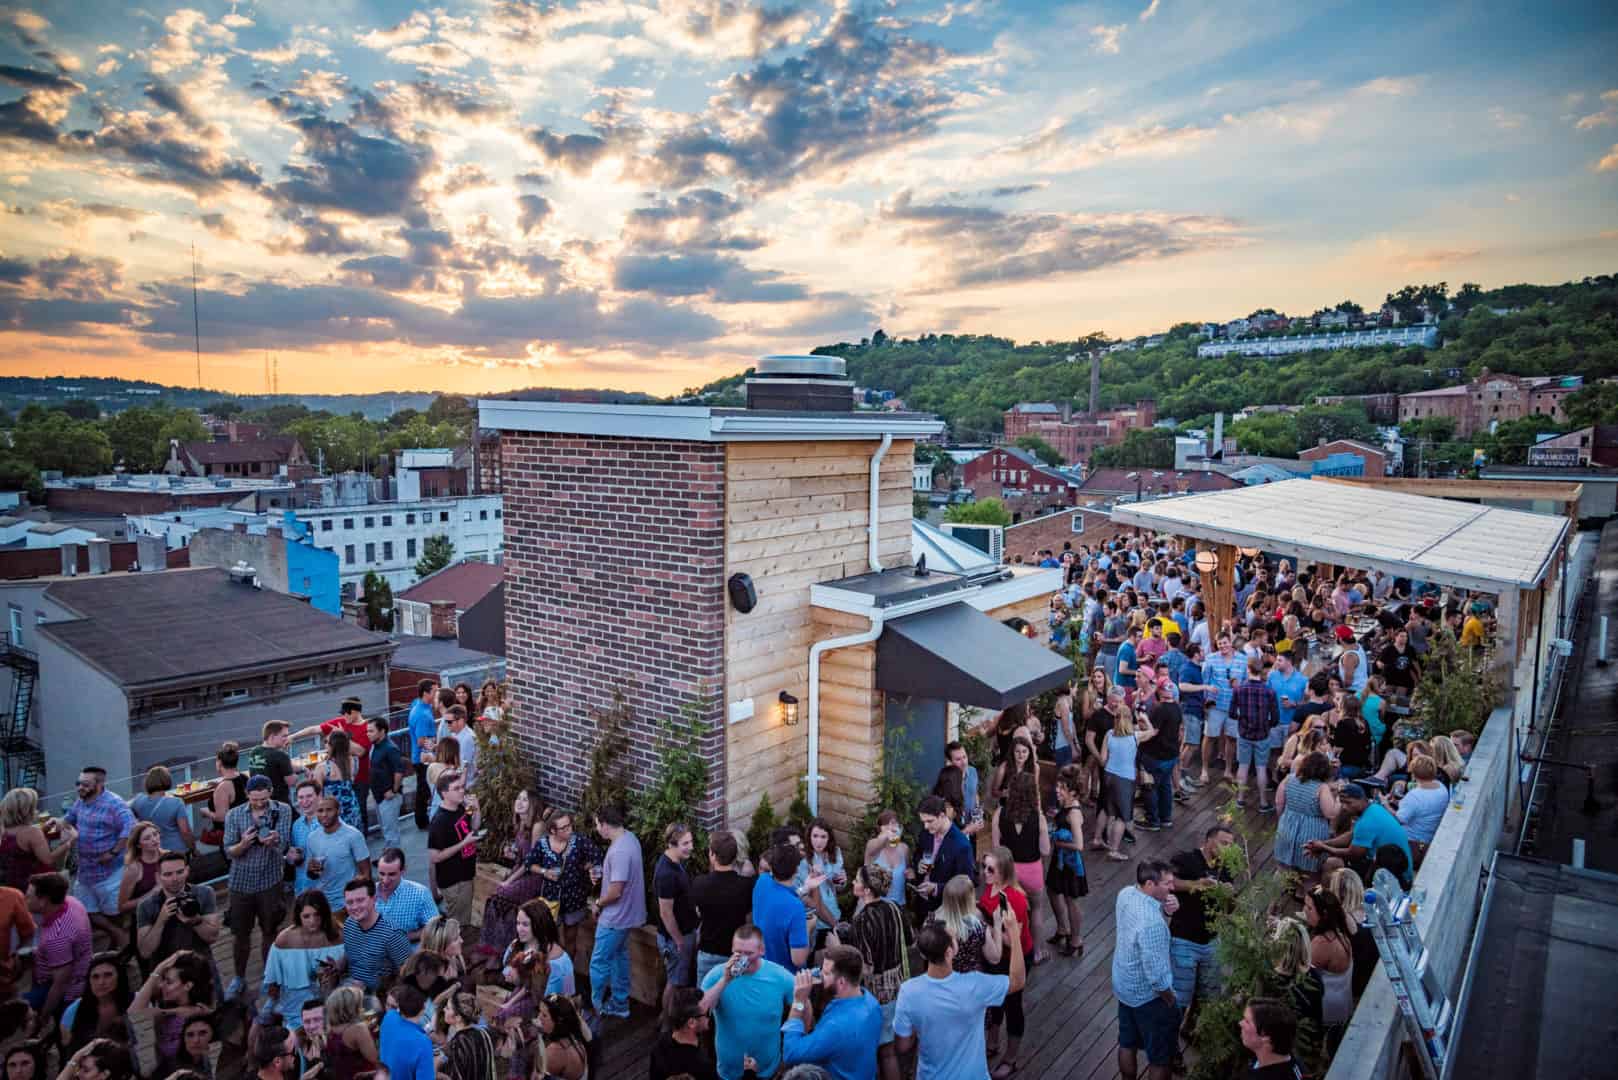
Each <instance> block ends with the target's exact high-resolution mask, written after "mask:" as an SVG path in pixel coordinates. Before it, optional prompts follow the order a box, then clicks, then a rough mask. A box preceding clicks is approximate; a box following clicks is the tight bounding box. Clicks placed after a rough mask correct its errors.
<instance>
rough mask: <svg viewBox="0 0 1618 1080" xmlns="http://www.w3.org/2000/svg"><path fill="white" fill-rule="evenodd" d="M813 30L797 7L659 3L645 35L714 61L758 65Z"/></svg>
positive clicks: (679, 0) (725, 0) (811, 20)
mask: <svg viewBox="0 0 1618 1080" xmlns="http://www.w3.org/2000/svg"><path fill="white" fill-rule="evenodd" d="M814 24H815V16H814V15H813V14H811V13H810V12H809V11H808V10H806V9H805V8H803V7H801V6H799V5H796V4H784V5H780V6H775V7H766V6H764V5H762V4H752V3H738V2H737V0H658V3H657V12H656V14H655V16H653V17H652V18H650V19H648V20H647V22H646V25H645V28H644V31H643V32H644V33H645V35H646V36H647V37H648V38H650V39H652V40H654V41H668V42H670V43H672V44H674V45H677V46H678V47H680V48H682V49H684V50H686V51H688V52H692V53H698V54H702V55H705V56H709V57H713V58H716V59H756V58H758V57H760V56H763V55H764V54H765V53H767V52H770V51H771V50H774V49H777V48H780V47H782V46H784V45H789V44H795V43H797V42H799V41H801V40H803V38H804V37H805V35H807V34H808V32H809V31H810V30H812V29H813V27H814Z"/></svg>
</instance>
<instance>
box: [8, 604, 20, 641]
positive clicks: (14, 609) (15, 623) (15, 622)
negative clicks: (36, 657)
mask: <svg viewBox="0 0 1618 1080" xmlns="http://www.w3.org/2000/svg"><path fill="white" fill-rule="evenodd" d="M10 615H11V626H10V634H11V643H12V644H13V645H21V644H22V608H20V607H18V606H17V605H16V604H12V605H11V610H10Z"/></svg>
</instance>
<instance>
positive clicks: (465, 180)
mask: <svg viewBox="0 0 1618 1080" xmlns="http://www.w3.org/2000/svg"><path fill="white" fill-rule="evenodd" d="M494 186H495V179H494V177H492V176H490V175H489V171H488V170H487V169H485V168H484V167H483V166H482V165H478V164H476V163H475V162H470V161H466V162H462V163H461V164H459V165H457V166H455V167H454V168H453V169H451V170H450V171H449V174H448V175H447V176H445V177H444V194H446V195H458V194H460V193H461V192H463V191H471V190H473V189H475V188H486V187H494Z"/></svg>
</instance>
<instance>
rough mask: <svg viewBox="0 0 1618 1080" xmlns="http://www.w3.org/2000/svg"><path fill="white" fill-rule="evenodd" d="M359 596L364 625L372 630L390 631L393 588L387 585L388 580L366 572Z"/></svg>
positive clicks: (391, 627)
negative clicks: (363, 608)
mask: <svg viewBox="0 0 1618 1080" xmlns="http://www.w3.org/2000/svg"><path fill="white" fill-rule="evenodd" d="M361 596H362V600H363V602H364V604H365V625H366V626H368V627H370V628H371V629H372V630H381V631H383V632H387V631H389V630H392V629H393V586H391V585H389V584H388V579H387V578H385V577H383V576H382V575H381V574H378V573H375V572H367V573H366V575H365V582H364V586H363V588H362V591H361Z"/></svg>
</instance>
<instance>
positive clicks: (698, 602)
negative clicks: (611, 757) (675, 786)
mask: <svg viewBox="0 0 1618 1080" xmlns="http://www.w3.org/2000/svg"><path fill="white" fill-rule="evenodd" d="M500 454H501V474H502V480H503V484H504V488H505V518H504V523H505V566H506V582H507V584H508V586H509V587H508V588H507V589H506V658H507V675H508V689H509V691H510V694H511V696H512V699H513V702H514V706H515V715H516V718H517V719H516V722H517V724H518V733H519V736H520V737H521V738H522V740H523V743H524V745H525V747H527V748H528V750H529V751H530V752H531V753H532V754H533V756H534V758H535V759H536V760H537V761H538V763H539V771H540V782H541V785H542V786H543V794H544V795H545V796H546V797H547V798H550V799H554V800H558V801H560V802H561V803H562V804H564V805H569V804H571V805H575V806H576V805H577V804H578V800H579V796H580V793H581V792H582V791H583V788H584V784H585V782H586V780H587V779H588V776H589V761H590V750H591V747H592V746H593V745H594V742H595V726H594V721H593V717H592V711H593V710H595V709H597V708H605V707H608V706H610V705H611V703H612V698H613V691H614V690H615V689H622V690H623V691H624V692H625V694H626V695H627V697H628V698H629V700H630V702H631V704H632V705H633V707H634V711H635V720H634V722H633V724H632V726H631V729H630V731H629V739H630V745H631V749H630V755H629V772H630V778H631V786H632V787H638V786H639V785H641V784H642V783H644V782H645V781H646V780H647V779H648V778H649V777H650V776H651V774H652V771H653V769H654V768H655V765H656V760H657V754H656V734H657V725H658V721H659V720H660V719H662V718H664V717H676V716H678V715H679V714H680V710H681V708H682V707H683V706H685V705H686V704H687V703H688V702H690V701H692V700H694V699H696V698H697V697H698V696H699V694H701V693H703V692H706V695H707V698H708V701H709V702H710V704H709V705H708V706H707V708H706V711H705V714H704V716H703V718H704V720H705V721H706V722H707V724H708V734H707V736H706V738H705V739H704V741H703V747H702V750H703V756H704V758H705V759H706V761H707V763H708V793H709V798H708V800H707V802H706V803H705V804H704V806H703V807H702V809H701V812H700V813H699V815H698V816H699V817H700V818H702V820H703V823H704V824H716V823H717V822H718V819H719V816H720V814H721V810H722V800H721V794H722V792H723V791H724V782H725V755H724V736H725V731H724V717H723V706H722V701H721V699H722V695H723V691H724V656H725V583H724V566H725V553H724V544H725V505H724V499H725V496H724V491H725V488H724V484H725V476H724V462H725V452H724V447H723V446H722V445H717V444H708V443H692V442H674V441H658V440H651V439H622V438H597V437H586V436H571V435H547V434H537V433H532V432H511V431H505V432H502V433H501V441H500ZM643 842H646V843H656V841H655V840H654V839H652V838H643Z"/></svg>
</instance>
